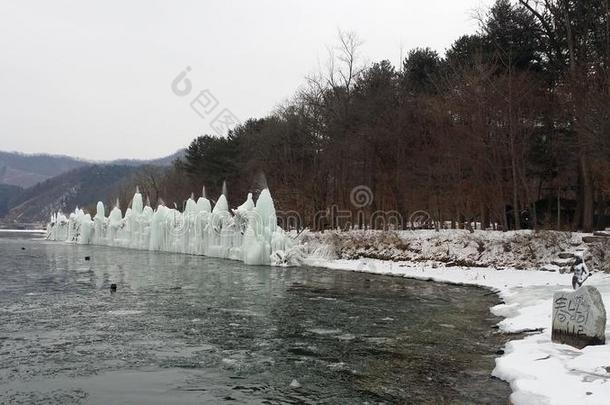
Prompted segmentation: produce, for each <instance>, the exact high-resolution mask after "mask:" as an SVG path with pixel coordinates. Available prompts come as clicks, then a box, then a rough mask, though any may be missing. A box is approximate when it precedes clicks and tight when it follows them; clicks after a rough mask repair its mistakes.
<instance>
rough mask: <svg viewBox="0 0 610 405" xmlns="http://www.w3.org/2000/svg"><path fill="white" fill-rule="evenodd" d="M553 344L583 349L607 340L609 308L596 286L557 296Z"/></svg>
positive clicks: (554, 307) (554, 303)
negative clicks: (607, 312) (607, 309)
mask: <svg viewBox="0 0 610 405" xmlns="http://www.w3.org/2000/svg"><path fill="white" fill-rule="evenodd" d="M551 339H552V340H553V342H557V343H565V344H568V345H570V346H574V347H576V348H578V349H582V348H583V347H585V346H588V345H603V344H604V343H605V341H606V309H605V308H604V302H603V300H602V296H601V294H600V293H599V291H598V290H597V288H595V287H591V286H586V287H581V288H579V289H578V290H576V291H574V292H556V293H555V294H554V295H553V329H552V334H551Z"/></svg>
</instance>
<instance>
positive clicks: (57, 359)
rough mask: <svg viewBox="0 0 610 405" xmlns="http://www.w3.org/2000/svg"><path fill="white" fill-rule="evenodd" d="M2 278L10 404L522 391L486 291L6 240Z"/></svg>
mask: <svg viewBox="0 0 610 405" xmlns="http://www.w3.org/2000/svg"><path fill="white" fill-rule="evenodd" d="M25 237H29V236H25ZM22 248H25V250H22ZM85 256H91V260H90V261H85V259H84V257H85ZM0 276H1V277H2V283H0V324H1V325H2V326H1V327H0V367H1V368H0V395H1V396H2V397H1V398H2V400H1V401H0V402H17V403H19V402H24V403H28V402H32V401H38V402H45V403H53V402H54V403H62V404H63V403H79V402H87V403H110V402H116V401H123V402H127V403H167V402H169V401H171V402H173V403H194V402H199V403H202V402H203V403H218V402H225V401H226V402H231V403H265V404H270V403H336V404H346V403H367V402H368V403H489V404H496V403H505V402H506V401H507V398H508V395H509V388H508V386H507V385H506V384H504V383H503V382H501V381H498V380H495V379H492V378H491V377H490V376H489V375H490V372H491V369H492V367H493V359H494V354H495V352H496V350H498V348H499V347H501V346H502V344H503V343H504V341H503V340H502V337H501V336H500V335H497V334H495V333H494V329H492V328H491V326H492V325H493V324H494V323H495V322H497V321H498V319H496V318H494V317H492V316H491V315H490V313H489V310H488V308H489V306H490V305H492V304H493V303H494V300H495V298H494V297H493V296H490V295H489V294H488V293H487V291H485V290H481V289H477V288H467V287H460V286H448V285H440V284H434V283H430V282H420V281H414V280H405V279H397V278H389V277H382V276H373V275H367V274H360V273H349V272H337V271H328V270H322V269H314V268H290V269H279V268H270V267H248V266H246V265H244V264H241V263H239V262H232V261H224V260H216V259H210V258H204V257H198V256H186V255H175V254H164V253H151V252H144V251H132V250H121V249H113V248H107V247H95V248H93V247H91V246H74V245H68V244H61V243H51V242H46V241H41V240H26V239H20V238H16V237H9V238H7V237H4V235H0ZM111 283H116V284H117V287H118V288H117V292H116V293H113V294H111V293H110V289H109V286H110V284H111ZM293 380H297V381H298V384H296V386H297V387H296V388H295V387H294V384H293V387H291V386H290V384H291V382H292V381H293Z"/></svg>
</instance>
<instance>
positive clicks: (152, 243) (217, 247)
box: [47, 189, 302, 265]
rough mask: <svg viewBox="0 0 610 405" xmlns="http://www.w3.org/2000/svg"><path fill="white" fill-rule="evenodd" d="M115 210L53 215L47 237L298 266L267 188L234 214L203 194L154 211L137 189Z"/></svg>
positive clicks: (297, 257) (297, 256) (298, 258)
mask: <svg viewBox="0 0 610 405" xmlns="http://www.w3.org/2000/svg"><path fill="white" fill-rule="evenodd" d="M223 191H224V190H223ZM118 205H119V204H118V201H117V204H116V205H115V206H114V208H112V210H111V211H110V213H109V215H108V217H106V211H105V207H104V204H103V203H102V202H101V201H100V202H98V203H97V207H96V213H95V216H94V217H93V219H92V218H91V216H90V215H89V214H87V213H85V212H84V211H83V210H81V209H79V208H76V209H75V210H74V212H73V213H72V214H70V216H69V217H66V216H65V215H64V214H62V213H61V212H58V213H57V214H54V215H52V216H51V222H50V223H49V224H48V226H47V238H48V239H50V240H57V241H69V242H74V243H79V244H93V245H107V246H116V247H125V248H132V249H146V250H158V251H164V252H176V253H187V254H196V255H204V256H211V257H219V258H223V259H233V260H241V261H243V262H244V263H246V264H253V265H264V264H267V265H298V264H300V262H301V260H302V256H301V253H300V248H299V246H298V245H296V244H295V243H294V241H293V239H292V238H291V237H290V235H288V234H287V233H286V232H284V230H283V229H282V228H280V227H279V226H277V219H276V212H275V206H274V204H273V199H272V198H271V193H270V192H269V190H268V189H264V190H263V191H262V192H261V193H260V196H259V197H258V200H257V201H256V204H255V203H254V200H253V198H252V194H248V198H247V199H246V201H245V202H244V203H243V204H242V205H240V206H239V207H237V208H236V209H234V210H229V204H228V201H227V198H226V196H225V193H224V192H223V194H222V195H221V196H220V197H219V198H218V201H217V202H216V204H215V205H214V208H212V205H211V204H210V201H209V200H208V199H207V198H206V197H205V189H204V190H203V193H202V196H201V197H200V198H199V199H198V200H197V201H195V198H194V197H193V196H191V198H189V199H188V200H187V201H186V203H185V205H184V210H183V212H180V211H178V210H177V209H173V208H168V207H166V206H165V205H163V204H162V203H161V204H159V206H158V207H157V209H156V210H153V209H152V208H151V207H150V204H149V203H148V201H147V203H146V205H145V204H144V202H143V198H142V194H141V193H140V192H139V191H137V190H136V193H135V194H134V196H133V200H132V202H131V207H130V208H127V210H126V212H125V216H123V214H122V212H121V210H120V208H119V207H118Z"/></svg>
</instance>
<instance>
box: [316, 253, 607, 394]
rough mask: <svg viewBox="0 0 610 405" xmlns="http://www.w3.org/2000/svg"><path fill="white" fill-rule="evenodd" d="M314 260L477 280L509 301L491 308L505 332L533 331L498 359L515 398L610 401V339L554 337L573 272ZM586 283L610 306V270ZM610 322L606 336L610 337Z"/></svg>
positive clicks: (497, 373)
mask: <svg viewBox="0 0 610 405" xmlns="http://www.w3.org/2000/svg"><path fill="white" fill-rule="evenodd" d="M307 264H308V265H311V266H318V267H325V268H328V269H334V270H348V271H358V272H367V273H375V274H383V275H389V276H398V277H407V278H414V279H420V280H432V281H437V282H445V283H453V284H463V285H476V286H481V287H487V288H490V289H492V290H493V291H495V292H496V293H497V294H498V295H499V296H500V298H501V299H502V300H503V301H504V303H503V304H499V305H496V306H494V307H492V308H491V312H492V313H493V314H495V315H497V316H502V317H504V320H502V321H501V322H500V323H499V327H500V330H501V331H502V332H505V333H518V332H523V331H532V332H533V333H531V334H528V335H527V336H526V337H525V338H523V339H517V340H512V341H510V342H509V343H508V344H507V345H506V347H505V352H504V355H502V356H501V357H499V358H497V359H496V367H495V369H494V370H493V373H492V374H493V375H494V376H495V377H498V378H501V379H502V380H505V381H507V382H508V383H509V384H510V387H511V389H512V391H513V392H512V394H511V397H510V401H511V403H512V404H515V405H530V404H572V405H573V404H600V405H601V404H608V403H609V401H610V344H608V343H607V344H606V345H603V346H589V347H586V348H584V349H582V350H578V349H575V348H573V347H571V346H567V345H561V344H556V343H552V342H551V331H550V325H551V308H552V298H553V293H554V292H555V291H560V290H563V289H568V290H571V287H570V283H571V277H572V275H571V274H559V273H551V272H543V271H525V270H496V269H492V268H465V267H437V268H433V267H431V266H426V265H425V264H422V263H414V262H393V261H385V260H374V259H359V260H322V259H308V260H307ZM586 284H587V285H592V286H595V287H597V288H598V289H599V291H600V292H601V294H602V297H603V300H604V303H605V304H606V307H609V306H610V275H609V274H605V273H594V274H593V275H592V276H591V278H589V280H587V283H586ZM609 325H610V323H608V324H607V325H606V341H607V342H610V327H609Z"/></svg>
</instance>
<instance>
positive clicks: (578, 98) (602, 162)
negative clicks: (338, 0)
mask: <svg viewBox="0 0 610 405" xmlns="http://www.w3.org/2000/svg"><path fill="white" fill-rule="evenodd" d="M608 3H609V0H588V1H581V0H544V1H543V0H519V1H513V2H511V1H508V0H499V1H497V2H496V3H495V4H494V5H493V6H492V7H491V8H490V9H489V10H486V11H484V12H483V13H482V15H481V16H480V29H479V30H478V33H477V34H474V35H464V36H462V37H460V38H457V39H456V40H455V42H454V43H453V44H452V46H451V47H450V48H449V49H447V50H446V53H445V55H443V56H441V55H439V54H437V52H435V51H434V50H431V49H429V48H417V49H413V50H411V51H410V52H408V54H407V56H406V58H405V59H404V61H403V63H402V65H401V66H393V65H392V64H391V63H390V62H388V61H385V60H384V61H379V62H377V63H372V64H368V65H364V64H362V63H361V62H360V61H361V60H362V58H363V55H360V45H361V41H360V39H359V38H358V36H357V35H356V34H354V33H348V32H340V33H339V36H338V43H337V45H336V46H335V47H333V48H331V49H330V52H329V54H330V55H329V60H328V64H327V65H326V68H325V69H323V71H321V72H319V74H316V75H311V76H309V77H307V78H306V79H305V80H304V84H303V86H302V88H301V89H300V90H299V91H298V92H297V94H296V95H294V97H292V98H291V100H290V101H289V102H287V103H285V104H283V105H281V106H280V107H278V108H277V109H276V111H274V112H273V113H272V114H270V115H269V116H267V117H265V118H262V119H250V120H248V121H246V122H244V123H243V124H241V125H239V126H238V127H236V128H235V129H234V130H232V131H230V132H229V134H228V136H226V137H223V138H219V137H214V136H209V135H205V136H201V137H199V138H197V139H195V140H194V141H193V142H192V143H191V145H190V146H189V148H188V151H187V154H186V156H185V158H184V159H181V160H179V161H177V162H176V163H175V165H174V167H173V168H172V169H171V170H170V171H169V172H167V173H166V174H165V175H163V176H160V177H159V176H152V175H151V176H149V177H148V178H141V179H139V182H140V187H141V188H144V191H145V192H147V194H148V195H149V196H151V199H152V200H155V201H156V200H157V199H158V198H163V200H165V201H166V202H167V203H171V202H173V203H174V204H176V206H178V207H181V206H182V204H183V201H184V199H185V198H187V196H188V195H190V194H191V192H193V191H195V192H196V194H198V193H197V190H201V187H202V186H204V185H205V187H206V188H207V189H208V194H209V196H211V197H214V196H217V195H218V194H219V193H220V192H221V187H222V184H223V181H226V182H227V184H228V190H229V196H228V197H229V201H230V203H231V205H233V206H236V205H238V204H240V203H241V202H242V201H241V200H242V199H243V198H244V197H245V195H246V192H248V191H254V192H256V191H257V190H258V189H260V187H262V186H263V185H264V182H267V183H268V185H269V187H270V189H271V191H272V194H273V196H274V199H275V200H276V205H277V208H278V209H279V210H281V211H284V212H296V213H298V214H299V217H300V218H301V220H300V223H299V224H298V226H309V227H314V228H323V227H337V226H339V227H343V226H350V225H352V224H353V223H354V220H353V219H348V218H347V217H346V216H341V215H336V216H332V215H328V214H329V212H330V211H332V210H333V209H335V210H337V212H346V211H347V212H351V213H353V214H354V215H357V218H358V221H359V222H360V223H362V222H364V223H367V224H371V223H372V222H371V221H372V216H374V213H378V212H385V213H389V214H396V215H400V217H402V218H409V217H410V215H411V214H412V213H413V212H416V211H421V210H423V211H426V212H427V213H429V215H430V217H431V221H432V223H433V224H436V226H454V227H462V226H465V224H467V225H466V226H470V225H469V224H470V223H479V224H482V226H483V227H490V226H491V227H495V228H498V229H512V228H517V229H518V228H520V227H536V228H554V229H557V228H560V229H581V230H584V231H590V230H592V229H594V228H600V227H605V226H608V225H610V223H608V217H609V215H608V212H609V206H608V203H609V201H610V133H609V130H610V125H609V124H610V66H609V63H610V10H609V4H608ZM263 174H264V175H263ZM265 177H266V179H265ZM358 186H361V187H362V186H365V187H368V188H369V189H370V190H371V192H372V195H371V198H370V199H369V200H368V201H367V202H366V204H365V205H362V204H354V201H353V192H352V190H354V188H355V187H358ZM364 189H365V190H366V188H364ZM317 213H318V214H317ZM319 213H326V215H325V218H326V219H325V220H323V221H317V220H316V218H318V219H319V218H320V216H319ZM373 222H374V221H373ZM373 225H374V223H373ZM403 226H407V224H404V223H403Z"/></svg>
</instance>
